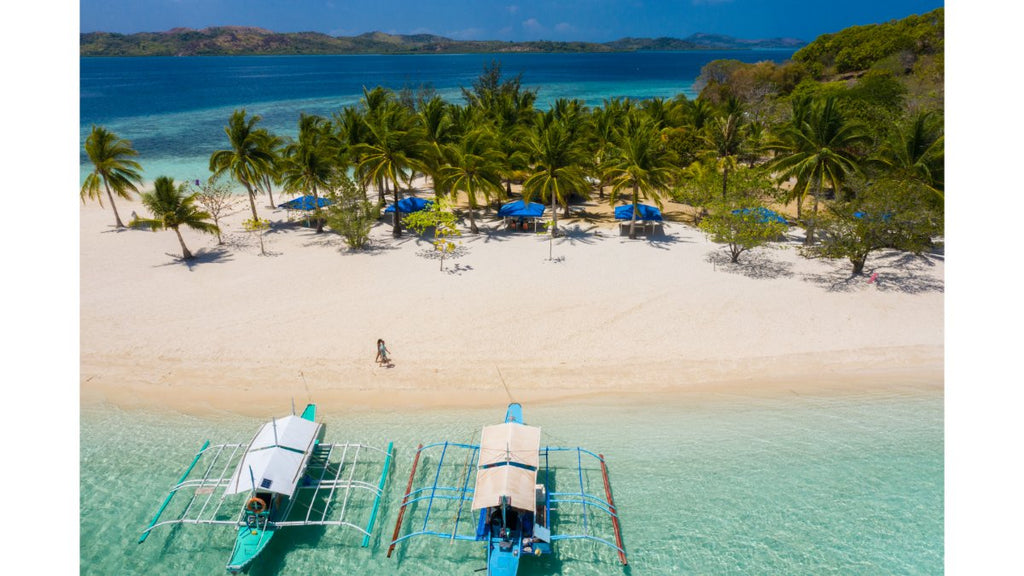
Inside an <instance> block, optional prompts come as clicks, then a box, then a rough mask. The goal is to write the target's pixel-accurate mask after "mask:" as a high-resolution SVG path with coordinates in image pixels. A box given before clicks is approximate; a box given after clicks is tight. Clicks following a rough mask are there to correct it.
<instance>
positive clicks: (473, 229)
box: [469, 192, 480, 234]
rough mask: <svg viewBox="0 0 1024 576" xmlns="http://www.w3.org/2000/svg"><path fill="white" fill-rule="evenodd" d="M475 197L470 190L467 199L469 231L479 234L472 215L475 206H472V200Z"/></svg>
mask: <svg viewBox="0 0 1024 576" xmlns="http://www.w3.org/2000/svg"><path fill="white" fill-rule="evenodd" d="M475 197H476V196H475V195H474V194H473V193H472V192H470V194H469V200H470V202H469V231H470V232H472V233H473V234H479V233H480V229H479V228H477V226H476V218H474V217H473V209H474V208H475V206H474V202H473V201H472V200H473V198H475Z"/></svg>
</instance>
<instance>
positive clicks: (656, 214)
mask: <svg viewBox="0 0 1024 576" xmlns="http://www.w3.org/2000/svg"><path fill="white" fill-rule="evenodd" d="M615 219H616V220H622V222H619V235H620V236H624V235H626V234H629V228H628V226H627V223H631V222H632V221H633V205H632V204H623V205H622V206H616V207H615ZM636 220H637V222H640V223H641V224H640V225H641V226H643V227H644V231H645V233H646V230H647V226H648V224H649V225H650V226H651V233H654V231H655V230H657V224H656V222H662V221H663V220H664V218H662V216H661V210H658V209H657V208H655V207H654V206H651V205H649V204H637V205H636Z"/></svg>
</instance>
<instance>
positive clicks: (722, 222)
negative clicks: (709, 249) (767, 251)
mask: <svg viewBox="0 0 1024 576" xmlns="http://www.w3.org/2000/svg"><path fill="white" fill-rule="evenodd" d="M757 208H758V206H755V205H733V204H726V203H720V204H717V205H716V206H715V207H714V208H713V209H712V211H711V214H710V215H709V216H707V217H706V218H704V219H703V220H701V222H700V229H701V230H703V231H704V233H705V234H707V235H708V237H710V238H711V240H712V241H713V242H718V243H720V244H728V245H729V256H730V260H731V262H733V263H736V262H738V261H739V258H740V254H742V253H744V252H746V251H747V250H751V249H754V248H757V247H759V246H764V245H766V244H768V243H769V242H771V241H772V240H774V239H776V238H778V237H779V236H781V235H782V234H783V233H785V232H786V229H787V226H786V225H785V224H783V223H781V222H777V221H775V220H772V219H769V218H765V217H764V215H763V214H762V213H760V212H759V211H758V210H757Z"/></svg>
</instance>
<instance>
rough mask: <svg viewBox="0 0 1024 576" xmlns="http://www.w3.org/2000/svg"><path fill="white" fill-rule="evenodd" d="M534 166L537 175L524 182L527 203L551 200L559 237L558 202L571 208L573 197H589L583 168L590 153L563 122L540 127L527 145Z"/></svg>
mask: <svg viewBox="0 0 1024 576" xmlns="http://www.w3.org/2000/svg"><path fill="white" fill-rule="evenodd" d="M527 146H528V149H529V153H530V158H531V160H532V163H533V174H532V175H531V176H530V177H529V178H527V179H526V181H525V182H523V202H524V203H525V204H529V202H530V198H532V197H533V196H534V195H535V194H536V195H539V196H540V197H541V199H542V200H544V201H547V200H548V199H550V201H551V216H552V218H553V220H552V222H551V236H552V237H554V236H557V235H558V212H557V208H556V206H555V203H556V202H557V203H558V204H560V205H562V206H564V207H566V208H568V206H569V197H570V196H571V195H572V194H574V193H577V194H581V195H586V190H587V183H586V180H585V179H584V175H583V170H582V166H584V165H586V163H587V157H586V150H585V149H584V148H583V146H581V145H580V143H579V142H577V141H574V140H573V139H572V138H571V135H570V131H569V130H568V129H567V128H566V126H565V124H564V123H563V122H561V121H557V120H555V121H552V122H550V123H548V124H546V125H540V126H537V128H536V129H535V130H534V131H533V133H532V134H531V135H530V139H529V141H528V142H527Z"/></svg>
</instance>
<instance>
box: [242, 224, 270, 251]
mask: <svg viewBox="0 0 1024 576" xmlns="http://www.w3.org/2000/svg"><path fill="white" fill-rule="evenodd" d="M242 228H244V229H245V231H246V232H252V233H253V234H256V236H257V237H258V238H259V239H260V254H262V255H264V256H266V255H267V249H266V246H264V244H263V232H265V231H267V230H270V221H269V220H265V219H263V218H250V219H248V220H246V221H244V222H242Z"/></svg>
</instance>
